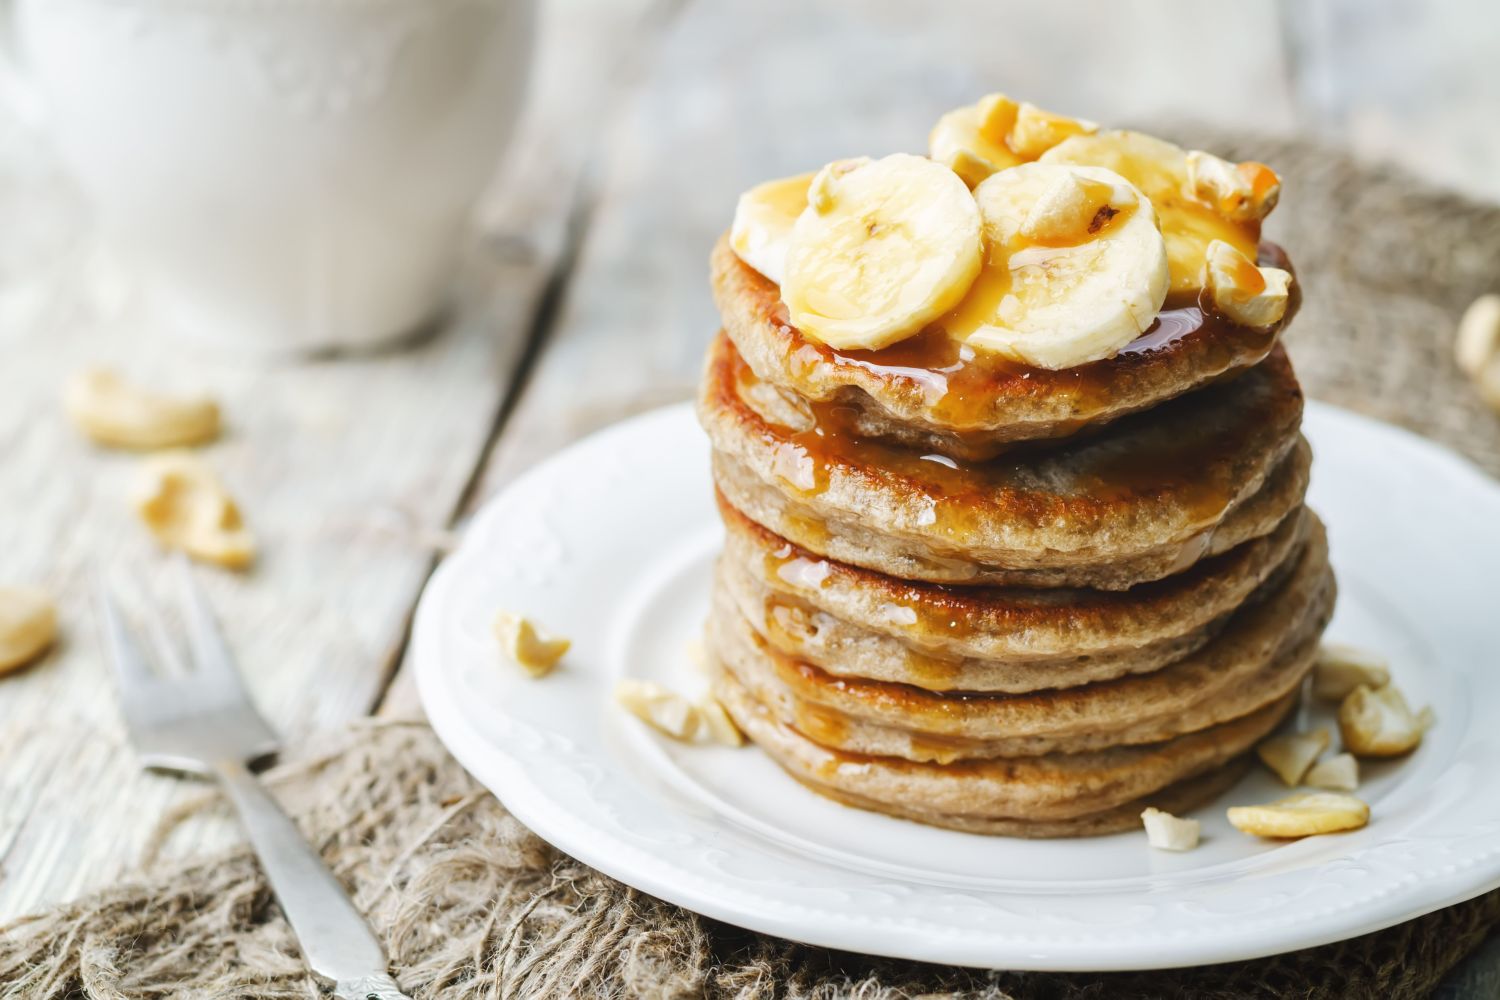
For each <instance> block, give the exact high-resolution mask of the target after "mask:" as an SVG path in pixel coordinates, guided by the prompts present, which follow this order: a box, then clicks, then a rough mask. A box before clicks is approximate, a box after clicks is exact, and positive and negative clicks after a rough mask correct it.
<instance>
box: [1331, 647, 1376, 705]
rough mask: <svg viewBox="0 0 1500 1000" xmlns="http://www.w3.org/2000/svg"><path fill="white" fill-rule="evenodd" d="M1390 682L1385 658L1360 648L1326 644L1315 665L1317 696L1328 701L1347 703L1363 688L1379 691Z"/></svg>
mask: <svg viewBox="0 0 1500 1000" xmlns="http://www.w3.org/2000/svg"><path fill="white" fill-rule="evenodd" d="M1390 682H1391V671H1390V668H1389V665H1388V664H1387V663H1386V659H1385V657H1383V656H1381V655H1380V654H1378V653H1372V652H1370V651H1369V650H1367V649H1360V648H1359V647H1358V646H1348V645H1345V644H1343V643H1339V642H1328V643H1324V644H1323V646H1322V647H1321V648H1320V649H1319V650H1318V659H1317V662H1316V663H1315V664H1314V665H1313V682H1312V689H1313V695H1314V696H1315V697H1318V698H1322V699H1324V700H1326V701H1343V700H1344V699H1345V698H1347V697H1348V696H1349V692H1350V691H1353V690H1354V689H1355V688H1357V687H1359V686H1360V685H1361V684H1363V685H1365V686H1366V687H1371V688H1378V687H1385V686H1386V685H1387V684H1389V683H1390Z"/></svg>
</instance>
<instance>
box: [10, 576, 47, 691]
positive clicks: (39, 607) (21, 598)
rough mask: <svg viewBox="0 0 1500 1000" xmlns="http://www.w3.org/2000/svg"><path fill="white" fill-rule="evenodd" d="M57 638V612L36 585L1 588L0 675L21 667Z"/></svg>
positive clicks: (35, 657) (43, 651)
mask: <svg viewBox="0 0 1500 1000" xmlns="http://www.w3.org/2000/svg"><path fill="white" fill-rule="evenodd" d="M56 639H57V611H56V609H55V608H54V607H53V606H52V601H51V599H50V598H48V597H47V595H46V594H45V593H43V592H42V591H40V590H37V589H35V588H33V587H0V676H3V675H5V674H8V673H10V672H11V671H13V670H19V669H20V668H21V667H24V666H26V664H28V663H30V662H32V661H33V660H35V659H37V658H38V657H39V656H41V655H42V654H43V653H45V652H46V651H47V650H48V649H49V648H50V647H51V646H52V643H53V642H54V641H56Z"/></svg>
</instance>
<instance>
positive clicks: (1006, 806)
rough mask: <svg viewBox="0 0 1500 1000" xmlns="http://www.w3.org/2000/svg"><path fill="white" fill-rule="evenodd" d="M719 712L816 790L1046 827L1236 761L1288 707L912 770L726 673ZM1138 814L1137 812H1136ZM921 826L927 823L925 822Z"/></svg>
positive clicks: (939, 813) (896, 806)
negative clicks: (1196, 726)
mask: <svg viewBox="0 0 1500 1000" xmlns="http://www.w3.org/2000/svg"><path fill="white" fill-rule="evenodd" d="M715 693H716V695H717V697H718V698H719V699H720V700H721V702H722V703H723V704H724V707H725V709H726V710H727V711H728V712H729V714H730V716H731V717H732V718H733V719H734V721H735V724H736V725H737V726H739V727H740V729H742V730H743V731H744V732H745V734H746V735H747V736H749V737H750V739H751V740H753V741H754V742H755V744H756V745H757V746H759V747H760V748H761V749H763V750H764V751H765V752H766V753H768V754H770V755H771V757H772V758H773V759H774V760H775V761H776V762H777V763H778V764H780V765H781V766H782V767H783V768H784V769H785V770H787V771H788V772H790V773H791V774H792V775H793V776H794V777H796V778H798V779H799V780H801V781H803V782H804V783H807V784H810V785H812V786H813V787H815V788H816V789H818V790H819V791H825V790H826V791H829V792H833V793H836V794H838V795H842V796H847V797H851V798H854V799H857V800H859V801H860V802H862V803H869V804H870V805H872V806H874V807H875V808H878V809H882V810H905V811H908V812H911V813H920V814H923V817H924V820H925V819H926V817H929V816H931V817H943V818H953V819H963V820H1013V821H1015V820H1019V821H1025V822H1028V823H1038V822H1044V823H1054V822H1059V821H1069V820H1077V819H1082V818H1086V817H1091V816H1093V817H1097V816H1098V814H1100V813H1103V812H1107V811H1110V810H1114V809H1117V808H1119V807H1122V806H1127V805H1129V806H1132V807H1134V804H1135V803H1138V802H1139V801H1140V800H1141V799H1143V798H1145V797H1147V796H1150V795H1152V794H1153V793H1155V792H1159V791H1161V790H1162V789H1165V788H1168V787H1169V786H1172V785H1175V784H1177V783H1178V782H1181V781H1186V780H1189V779H1191V778H1194V777H1197V776H1199V775H1203V774H1207V773H1209V772H1211V771H1213V770H1215V769H1217V768H1219V767H1222V766H1223V765H1225V764H1227V763H1229V762H1230V761H1232V760H1234V759H1235V758H1237V757H1239V756H1240V755H1242V754H1244V753H1246V752H1247V751H1249V750H1250V748H1251V747H1253V746H1254V745H1255V744H1256V743H1257V742H1258V741H1259V740H1260V739H1262V738H1263V737H1264V736H1266V735H1267V734H1268V733H1270V732H1271V731H1272V730H1273V729H1275V728H1276V726H1277V725H1278V724H1279V723H1280V722H1281V720H1282V719H1283V718H1285V717H1286V715H1287V713H1288V712H1290V711H1291V709H1292V708H1293V706H1294V705H1295V704H1296V702H1297V696H1296V694H1295V693H1292V694H1288V695H1285V696H1283V697H1281V698H1279V699H1277V700H1276V701H1274V702H1272V703H1270V704H1268V705H1266V706H1264V707H1263V708H1261V709H1259V710H1258V711H1256V712H1254V713H1252V714H1250V715H1247V716H1244V717H1242V718H1238V719H1234V720H1232V721H1230V722H1227V723H1224V724H1223V725H1219V726H1215V727H1213V728H1211V729H1206V730H1201V731H1198V732H1195V733H1190V734H1187V735H1185V736H1181V737H1178V738H1176V739H1172V740H1168V741H1166V742H1162V743H1156V744H1150V745H1144V746H1135V747H1116V748H1110V749H1107V750H1100V751H1096V752H1091V753H1077V754H1046V755H1042V756H1036V757H1024V758H1019V759H1013V760H1002V761H985V760H981V761H967V762H961V763H955V764H933V763H919V762H914V761H909V760H900V759H893V758H887V757H878V756H870V755H860V754H850V753H843V752H839V751H835V750H830V749H828V748H826V747H824V746H821V745H820V744H818V743H817V742H815V741H814V740H812V739H809V738H808V737H807V736H805V735H803V734H802V733H800V732H798V731H797V730H796V729H794V728H793V727H791V726H788V725H786V724H785V723H783V722H781V721H780V720H778V719H777V718H776V716H775V713H774V712H772V711H769V710H767V709H766V707H765V706H764V705H763V704H761V703H760V702H759V701H757V700H756V699H755V698H754V696H753V695H752V694H751V693H750V692H749V691H748V690H747V689H746V688H744V687H743V686H741V685H740V684H739V683H738V682H737V681H736V680H735V678H734V677H733V676H732V675H730V674H728V673H721V674H720V675H719V676H718V677H717V678H716V682H715ZM1137 812H1139V809H1137ZM926 821H929V822H930V821H931V820H926Z"/></svg>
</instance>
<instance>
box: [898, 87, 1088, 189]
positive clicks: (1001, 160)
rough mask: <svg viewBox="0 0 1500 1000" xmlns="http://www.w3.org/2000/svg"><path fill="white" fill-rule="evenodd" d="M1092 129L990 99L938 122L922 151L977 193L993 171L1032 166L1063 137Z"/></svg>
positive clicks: (1000, 97) (1001, 98) (1084, 123)
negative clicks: (1018, 166)
mask: <svg viewBox="0 0 1500 1000" xmlns="http://www.w3.org/2000/svg"><path fill="white" fill-rule="evenodd" d="M1098 128H1099V126H1097V125H1095V124H1094V123H1093V122H1088V121H1083V120H1081V119H1077V118H1067V117H1065V116H1063V115H1057V114H1053V113H1052V112H1050V111H1043V110H1042V109H1041V108H1039V107H1037V106H1036V105H1034V104H1025V103H1017V102H1015V101H1013V100H1011V99H1010V98H1009V97H1006V96H1005V95H1004V94H990V95H988V96H986V97H982V98H980V99H979V101H978V102H976V103H974V104H969V105H966V106H964V107H962V108H955V109H954V110H952V111H950V112H948V113H947V114H945V115H943V117H941V118H939V119H938V122H937V124H936V125H935V126H933V129H932V132H931V134H930V135H928V137H927V150H928V154H929V155H930V156H931V157H932V158H933V159H934V160H936V161H938V162H939V163H943V164H946V165H947V166H948V167H950V168H951V169H952V170H953V172H954V173H956V174H958V176H960V177H962V178H963V179H964V183H965V184H967V185H969V187H977V186H978V185H979V182H980V181H982V180H984V179H985V178H986V177H988V176H989V175H990V174H993V173H995V172H996V171H1000V170H1004V169H1006V168H1007V167H1014V166H1016V165H1017V164H1021V163H1025V162H1027V161H1028V160H1034V159H1036V158H1037V157H1038V156H1041V155H1042V153H1044V152H1046V151H1047V150H1049V149H1051V148H1052V147H1053V146H1055V145H1057V144H1058V143H1059V142H1062V141H1063V140H1064V139H1066V138H1068V137H1069V136H1073V135H1080V134H1084V133H1088V132H1094V131H1096V130H1097V129H1098Z"/></svg>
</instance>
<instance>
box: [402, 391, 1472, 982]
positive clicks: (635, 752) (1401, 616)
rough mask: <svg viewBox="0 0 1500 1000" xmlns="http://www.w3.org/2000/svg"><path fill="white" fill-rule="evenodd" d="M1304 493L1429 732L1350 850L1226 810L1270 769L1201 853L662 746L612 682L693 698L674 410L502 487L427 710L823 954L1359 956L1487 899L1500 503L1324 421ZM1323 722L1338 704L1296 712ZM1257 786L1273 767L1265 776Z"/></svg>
mask: <svg viewBox="0 0 1500 1000" xmlns="http://www.w3.org/2000/svg"><path fill="white" fill-rule="evenodd" d="M1306 431H1307V434H1308V436H1309V437H1310V438H1311V440H1312V442H1313V446H1314V449H1315V451H1316V453H1317V461H1316V464H1315V466H1314V478H1313V486H1312V494H1311V502H1312V503H1313V504H1314V505H1315V506H1316V508H1317V509H1318V510H1319V512H1320V513H1321V514H1322V516H1323V519H1324V520H1325V521H1326V522H1327V524H1328V529H1329V533H1330V537H1331V541H1332V548H1333V561H1334V564H1335V567H1336V568H1337V570H1338V575H1339V585H1340V597H1339V605H1338V613H1337V615H1336V616H1335V618H1334V621H1333V625H1332V627H1331V629H1330V636H1331V637H1333V638H1336V639H1343V640H1347V641H1351V642H1357V643H1359V644H1361V645H1365V646H1369V647H1371V648H1374V649H1377V650H1381V651H1383V652H1384V653H1386V654H1388V655H1389V656H1390V657H1391V659H1392V661H1393V664H1394V666H1393V669H1394V672H1395V678H1396V681H1397V683H1398V684H1399V685H1400V686H1401V687H1402V689H1403V690H1404V691H1405V692H1406V693H1407V694H1408V696H1409V697H1410V699H1411V700H1412V702H1413V704H1414V705H1423V704H1431V705H1432V706H1433V708H1434V709H1435V710H1436V712H1437V719H1438V723H1437V726H1436V728H1434V729H1433V730H1432V732H1430V733H1429V734H1428V737H1427V739H1426V740H1425V741H1424V743H1423V745H1422V747H1421V748H1420V749H1419V750H1418V751H1417V752H1416V753H1415V754H1414V755H1413V756H1412V757H1410V758H1409V759H1406V760H1403V761H1399V762H1394V763H1387V764H1375V765H1371V764H1368V763H1367V764H1365V765H1364V771H1365V781H1364V783H1363V785H1362V786H1361V790H1360V794H1361V795H1362V796H1363V797H1364V798H1365V799H1366V800H1367V801H1369V803H1370V804H1371V808H1372V812H1373V818H1372V820H1371V822H1370V825H1369V826H1368V827H1367V828H1365V829H1363V830H1360V831H1357V832H1354V833H1348V834H1340V835H1333V836H1324V837H1312V838H1308V839H1306V840H1302V841H1297V842H1293V843H1267V842H1261V841H1256V840H1253V839H1251V838H1248V837H1246V836H1244V835H1242V834H1240V833H1238V832H1237V831H1235V830H1234V829H1232V828H1231V827H1230V826H1229V825H1228V823H1227V822H1226V821H1225V819H1224V805H1225V804H1231V803H1235V802H1241V803H1248V802H1256V801H1267V800H1269V799H1271V798H1275V797H1279V796H1280V795H1283V794H1285V789H1283V788H1281V787H1280V786H1279V785H1277V784H1276V783H1275V780H1274V779H1273V778H1270V777H1269V776H1267V775H1265V774H1262V773H1256V774H1254V775H1252V776H1251V777H1249V778H1247V779H1246V780H1245V781H1244V783H1243V784H1241V785H1240V787H1239V788H1237V789H1235V790H1234V791H1233V792H1231V793H1230V794H1229V795H1227V796H1225V798H1224V799H1222V800H1221V801H1220V802H1219V803H1218V804H1217V805H1214V806H1212V807H1210V808H1205V809H1203V810H1200V811H1199V813H1198V814H1197V815H1198V816H1199V817H1200V818H1201V819H1202V821H1203V826H1204V842H1203V844H1202V845H1201V846H1200V847H1199V848H1198V849H1197V850H1195V851H1192V852H1190V853H1186V854H1168V853H1164V852H1159V851H1153V850H1150V849H1149V848H1148V847H1147V846H1146V841H1145V837H1144V835H1143V834H1138V833H1132V834H1119V835H1116V836H1111V837H1103V838H1096V839H1086V840H1052V841H1023V840H1009V839H1005V838H988V837H981V836H974V835H969V834H963V833H955V832H950V831H945V830H937V829H932V828H928V827H924V826H920V825H917V824H915V823H907V822H904V821H901V820H897V819H891V818H888V817H885V816H880V815H876V814H874V813H867V812H862V811H858V810H854V809H847V808H845V807H843V806H839V805H836V804H834V803H832V802H829V801H827V800H825V799H823V798H821V797H819V796H817V795H814V794H813V793H811V792H809V791H807V790H805V789H803V788H802V787H801V786H800V785H798V784H796V783H795V782H793V781H792V780H791V779H790V778H789V777H787V776H785V775H784V774H783V773H782V772H781V771H780V770H778V769H777V768H776V767H775V765H773V764H772V763H771V762H770V760H769V759H767V758H766V757H764V756H763V755H761V754H760V753H759V752H758V751H756V750H754V749H753V748H747V749H742V750H732V749H727V748H721V747H704V746H683V745H678V744H673V743H670V742H669V741H666V740H663V739H660V738H658V737H656V736H655V735H654V734H653V733H651V732H650V731H648V730H647V729H646V728H645V727H644V726H643V725H642V724H641V723H639V722H638V721H636V720H635V719H633V718H630V717H629V716H626V715H624V714H623V713H622V712H621V711H619V710H618V709H617V708H616V707H615V706H614V703H613V701H612V699H611V691H612V689H613V687H614V684H615V681H616V680H618V679H619V678H621V677H627V676H629V677H644V678H653V679H658V680H661V681H664V682H666V683H668V684H672V685H675V686H678V687H681V688H691V687H693V686H694V685H701V684H702V683H703V682H702V678H701V677H700V676H698V675H697V672H696V671H695V670H694V668H693V667H692V665H691V663H690V659H689V656H688V654H687V647H688V644H689V643H690V641H692V640H693V639H694V638H695V637H697V636H698V635H699V634H700V630H701V624H702V621H703V618H704V614H705V611H706V609H707V594H708V586H709V569H710V566H711V564H712V560H713V558H714V555H715V553H716V551H717V549H718V546H719V542H720V532H719V527H718V519H717V516H716V514H715V512H714V509H713V503H712V499H711V490H710V485H709V473H708V461H707V458H708V455H707V452H708V446H707V443H706V442H705V440H704V438H703V435H702V433H701V432H700V431H699V429H698V427H697V425H696V423H695V422H694V419H693V416H692V413H691V411H690V410H689V409H688V407H686V406H675V407H671V408H668V409H664V410H658V411H656V412H653V413H648V414H646V415H644V416H641V417H638V418H636V419H634V420H630V421H628V422H626V423H623V424H620V425H618V426H615V427H612V428H610V429H608V430H606V431H603V432H602V433H599V434H596V435H594V436H593V437H591V438H588V439H587V440H585V441H582V442H580V443H578V444H577V445H575V446H573V447H571V448H569V449H567V450H566V451H564V452H563V453H561V454H559V455H557V456H556V457H554V458H552V459H551V460H549V461H547V462H545V463H543V464H542V465H541V466H539V467H537V468H536V469H535V470H533V471H532V472H531V473H529V474H528V475H526V476H524V477H523V478H521V479H520V480H518V481H517V482H516V483H515V484H514V485H513V486H512V487H511V488H510V489H508V490H506V491H505V493H504V494H502V495H501V496H499V497H497V498H496V499H495V500H494V501H493V502H492V503H491V504H490V505H489V506H488V507H486V508H485V510H484V511H483V513H482V514H480V515H479V517H478V518H477V519H476V521H475V523H474V525H473V527H472V528H471V529H470V530H469V532H468V533H467V535H466V537H465V539H464V542H463V545H462V547H461V548H460V549H459V551H458V552H457V553H455V554H454V555H453V556H452V557H451V558H449V559H448V560H447V561H446V562H445V563H444V564H443V566H442V567H441V568H440V569H439V570H438V573H437V575H436V577H435V578H434V580H433V582H432V585H431V586H430V587H429V588H428V590H427V593H426V595H425V597H424V598H423V600H422V602H421V606H420V608H419V610H418V614H417V620H416V632H415V638H414V651H415V657H416V669H417V677H418V680H419V682H420V686H421V693H422V700H423V703H424V705H425V706H426V709H427V712H428V714H429V716H430V717H431V720H432V723H433V725H434V727H435V728H436V729H437V732H438V734H439V735H440V736H441V737H442V739H443V741H444V742H445V743H446V744H447V745H448V747H449V748H450V749H451V750H452V752H453V753H454V755H455V756H456V757H457V758H458V759H459V760H460V761H461V762H462V763H463V764H464V766H465V767H467V768H468V769H469V770H470V771H471V772H472V773H473V774H474V775H475V777H477V778H478V779H479V780H480V781H481V782H483V783H484V784H485V785H486V786H488V787H489V788H490V789H492V790H493V791H494V792H495V794H496V795H498V796H499V797H500V799H501V800H502V801H503V802H504V803H505V805H506V806H507V807H508V808H509V809H510V810H511V811H512V812H513V813H515V815H516V816H517V817H519V818H520V819H521V820H522V821H523V822H525V823H526V824H527V825H528V826H530V827H531V828H532V829H534V830H535V831H536V832H537V833H539V834H540V835H541V836H542V837H544V838H546V839H547V840H548V841H550V842H551V843H553V844H555V845H556V846H557V847H559V848H561V849H562V850H564V851H566V852H568V853H569V854H572V855H573V856H575V857H577V858H579V859H580V860H582V861H584V862H587V863H588V864H590V865H593V866H594V867H596V868H598V869H599V870H601V871H603V872H606V873H608V874H610V875H612V876H614V877H616V878H618V879H620V880H622V881H624V882H626V883H628V884H630V885H632V886H635V887H636V888H638V889H641V890H643V891H645V892H648V893H651V894H653V895H655V896H659V897H661V898H662V899H666V900H669V901H671V902H674V903H678V904H680V905H682V906H686V907H689V908H691V909H693V910H696V911H698V912H700V913H703V914H706V915H708V916H711V917H715V918H718V919H720V920H725V921H728V922H730V923H733V924H738V925H740V926H743V927H748V928H752V929H754V930H757V931H763V932H766V933H770V934H777V935H781V936H783V937H788V938H794V939H796V940H800V941H806V942H810V943H813V944H819V945H825V946H829V947H835V948H843V949H849V950H852V951H860V952H868V953H874V954H881V955H891V956H898V957H902V958H911V959H919V960H923V961H929V962H943V963H951V964H960V965H973V966H989V967H1004V968H1011V969H1051V970H1075V969H1076V970H1093V969H1137V968H1161V967H1168V966H1174V965H1196V964H1204V963H1210V962H1222V961H1229V960H1232V959H1242V958H1251V957H1257V956H1261V955H1267V954H1273V953H1277V952H1282V951H1288V950H1291V949H1295V948H1302V947H1307V946H1311V945H1316V944H1321V943H1324V942H1328V941H1334V940H1338V939H1341V938H1346V937H1351V936H1354V935H1356V934H1361V933H1364V932H1367V931H1372V930H1376V929H1379V928H1381V927H1385V926H1388V925H1390V924H1394V923H1397V922H1400V921H1402V920H1406V919H1409V918H1411V917H1415V916H1418V915H1420V914H1422V913H1425V912H1427V911H1429V910H1433V909H1436V908H1438V907H1441V906H1444V905H1446V904H1450V903H1455V902H1459V901H1461V900H1463V899H1466V898H1469V897H1471V896H1475V895H1478V894H1479V893H1481V892H1483V891H1485V890H1488V889H1492V888H1494V887H1496V886H1500V786H1497V784H1496V777H1495V776H1496V775H1497V774H1500V723H1497V713H1500V662H1497V657H1496V652H1497V645H1500V644H1497V643H1496V642H1495V640H1494V636H1495V635H1496V631H1497V628H1500V485H1497V484H1496V483H1495V482H1494V481H1492V480H1490V479H1488V478H1486V477H1485V476H1484V475H1483V474H1482V473H1480V472H1478V471H1477V470H1475V469H1474V468H1473V467H1471V466H1470V465H1468V464H1466V463H1465V462H1463V461H1462V460H1461V459H1459V458H1457V457H1455V456H1453V455H1451V454H1450V453H1448V452H1446V451H1444V450H1442V449H1440V448H1438V447H1436V446H1434V445H1432V444H1429V443H1427V442H1425V441H1423V440H1421V439H1420V438H1417V437H1415V436H1413V435H1411V434H1408V433H1406V432H1404V431H1400V430H1397V429H1394V428H1391V427H1388V426H1385V425H1383V424H1379V423H1375V422H1373V421H1370V420H1366V419H1363V418H1360V417H1357V416H1354V415H1352V414H1349V413H1345V412H1342V411H1339V410H1335V409H1332V408H1329V407H1327V406H1317V405H1313V406H1310V407H1309V409H1308V414H1307V427H1306ZM499 608H506V609H510V610H514V611H519V612H523V613H525V614H528V615H531V616H534V617H535V618H536V619H537V620H538V621H540V622H541V623H543V624H544V625H545V626H546V627H548V628H550V629H554V630H556V631H558V632H561V633H562V634H564V635H567V636H570V637H571V638H572V639H573V650H572V652H571V653H570V654H569V655H568V657H567V659H566V661H565V665H564V666H563V667H561V668H560V669H559V670H558V671H557V672H555V673H554V674H552V675H551V676H549V677H547V678H546V679H545V680H543V681H534V680H530V679H528V678H527V677H525V676H524V675H523V674H522V673H521V672H520V671H519V670H517V669H515V668H514V667H513V666H510V665H509V664H507V663H505V662H503V660H502V659H501V657H500V655H499V653H498V651H497V648H496V646H495V642H494V640H493V638H492V636H491V634H490V630H489V623H490V619H491V617H492V615H493V614H494V612H495V611H496V610H497V609H499ZM1304 711H1305V712H1307V713H1308V714H1309V715H1311V716H1313V717H1314V718H1313V721H1316V722H1322V723H1330V722H1331V721H1332V720H1331V719H1329V718H1326V717H1321V715H1320V713H1322V710H1321V709H1318V708H1311V709H1305V710H1304ZM1257 770H1259V769H1257Z"/></svg>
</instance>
